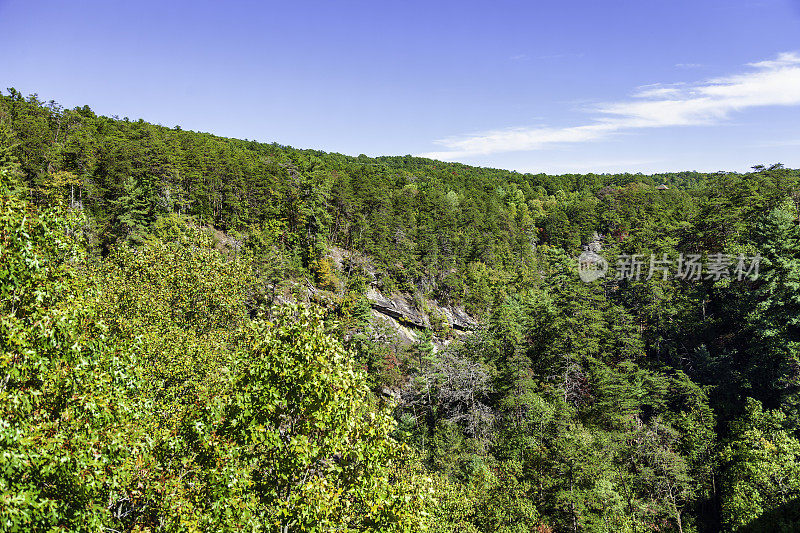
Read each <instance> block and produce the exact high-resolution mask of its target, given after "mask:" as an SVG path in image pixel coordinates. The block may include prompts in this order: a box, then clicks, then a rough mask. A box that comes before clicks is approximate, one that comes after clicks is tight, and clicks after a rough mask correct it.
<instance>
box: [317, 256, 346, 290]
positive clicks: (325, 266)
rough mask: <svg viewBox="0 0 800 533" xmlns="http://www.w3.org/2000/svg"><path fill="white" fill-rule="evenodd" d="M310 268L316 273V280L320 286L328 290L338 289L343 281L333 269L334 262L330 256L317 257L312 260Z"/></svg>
mask: <svg viewBox="0 0 800 533" xmlns="http://www.w3.org/2000/svg"><path fill="white" fill-rule="evenodd" d="M309 268H310V270H311V272H312V273H313V274H314V280H315V282H316V284H317V286H318V287H319V288H321V289H324V290H328V291H336V290H338V288H339V285H341V282H340V281H339V278H337V277H336V274H335V273H334V271H333V262H332V261H331V259H330V258H329V257H322V258H320V259H315V260H314V261H312V262H311V264H310V265H309Z"/></svg>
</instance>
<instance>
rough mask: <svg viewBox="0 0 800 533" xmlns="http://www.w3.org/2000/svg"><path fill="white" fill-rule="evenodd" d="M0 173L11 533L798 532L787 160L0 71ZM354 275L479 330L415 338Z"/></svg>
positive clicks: (797, 234)
mask: <svg viewBox="0 0 800 533" xmlns="http://www.w3.org/2000/svg"><path fill="white" fill-rule="evenodd" d="M0 177H1V179H2V191H1V192H0V195H1V196H2V200H0V283H2V286H1V287H0V293H1V294H2V304H0V310H1V312H2V322H1V323H0V327H1V328H2V329H0V362H1V364H2V368H1V369H0V413H2V415H1V416H0V418H1V420H2V421H1V422H0V450H1V451H2V457H3V461H2V469H0V471H2V474H0V490H1V491H2V494H3V496H0V525H1V526H2V528H3V529H4V530H9V531H30V530H42V531H49V530H58V529H62V530H69V531H78V530H86V531H90V530H91V531H97V530H105V531H110V530H115V531H162V530H170V531H173V530H175V531H179V530H181V531H182V530H203V531H218V530H219V531H223V530H224V531H227V530H239V529H247V530H253V531H304V530H308V531H420V530H429V531H437V532H438V531H441V532H495V531H507V532H528V531H538V532H542V533H543V532H548V531H571V532H578V531H592V532H594V531H598V532H637V531H638V532H641V531H663V532H667V531H679V532H691V531H696V532H711V531H762V530H766V529H770V530H772V531H795V530H796V529H797V528H798V527H800V525H798V524H800V440H798V439H800V411H799V410H798V409H800V172H798V171H797V170H791V169H786V168H783V166H782V165H780V164H773V165H770V166H767V167H765V166H756V167H754V168H753V172H750V173H746V174H742V173H726V172H719V173H714V174H703V173H696V172H683V173H670V174H661V175H652V176H645V175H639V174H636V175H633V174H622V175H614V174H602V175H595V174H588V175H586V174H584V175H578V174H575V175H572V174H569V175H561V176H550V175H544V174H521V173H516V172H509V171H505V170H497V169H488V168H476V167H470V166H466V165H462V164H457V163H443V162H440V161H434V160H429V159H423V158H418V157H412V156H405V157H377V158H368V157H366V156H363V155H362V156H359V157H349V156H344V155H341V154H330V153H324V152H319V151H314V150H301V149H295V148H291V147H287V146H282V145H278V144H264V143H259V142H255V141H247V140H236V139H227V138H221V137H217V136H214V135H211V134H205V133H198V132H191V131H183V130H181V129H180V128H179V127H175V128H167V127H162V126H156V125H153V124H149V123H147V122H144V121H141V120H140V121H132V120H129V119H119V118H108V117H103V116H97V115H96V114H95V113H93V112H92V111H91V109H89V107H82V108H76V109H72V110H70V109H64V108H62V107H60V106H58V105H57V104H55V103H54V102H50V103H44V102H40V101H39V100H38V99H37V98H36V97H35V96H30V97H23V96H22V95H21V94H20V93H18V92H17V91H14V90H9V92H8V94H3V95H0ZM334 247H335V248H336V249H337V250H345V251H346V253H347V255H346V257H345V259H344V261H343V263H342V262H339V263H337V261H334V260H333V259H332V254H331V250H332V249H333V248H334ZM587 249H589V250H592V251H594V252H597V253H598V254H601V255H602V257H603V258H604V259H605V260H606V261H607V262H608V264H609V265H610V270H609V272H608V273H607V275H606V276H605V277H602V278H600V279H598V280H596V281H592V282H589V283H587V282H584V281H582V279H581V277H579V270H578V261H577V258H578V256H579V255H580V254H582V252H584V251H585V250H587ZM690 257H691V258H694V263H692V264H695V265H702V269H701V270H695V271H691V272H688V275H687V271H686V270H685V269H686V268H688V266H687V265H689V263H691V262H690V261H685V259H687V258H690ZM745 257H746V258H748V269H747V272H746V273H744V272H743V269H742V263H741V261H742V259H743V258H745ZM637 258H639V259H640V260H641V264H640V265H639V267H638V268H641V275H634V273H635V268H637V263H636V261H637ZM750 258H758V259H759V260H760V263H757V264H758V272H757V273H756V272H754V271H753V268H752V266H753V264H755V263H752V262H751V261H750ZM657 259H658V260H661V261H662V263H663V264H665V265H666V264H669V267H670V268H671V270H670V269H669V268H665V271H664V272H663V275H662V271H661V270H657V271H655V272H654V271H653V270H652V268H653V265H654V264H655V261H656V260H657ZM668 260H669V261H668ZM737 261H738V262H739V263H738V264H737ZM648 266H649V267H650V269H648ZM615 267H616V270H617V271H616V272H615V270H614V269H615ZM682 267H684V271H683V274H684V275H681V268H682ZM626 268H627V271H626V270H625V269H626ZM620 269H622V270H620ZM676 269H677V270H676ZM373 290H374V291H380V292H381V293H383V294H384V295H391V294H393V293H403V294H405V295H407V296H408V298H409V299H410V300H413V301H414V302H418V307H419V308H420V309H422V308H425V307H426V306H427V305H428V302H438V304H440V305H442V306H464V308H465V309H466V310H467V311H468V312H469V313H470V314H471V315H472V316H474V317H476V318H477V320H478V322H479V323H478V325H477V326H476V327H475V328H474V329H473V330H472V331H470V332H469V333H458V334H457V332H454V331H453V330H451V329H450V328H448V327H447V322H446V321H444V320H439V321H434V320H433V318H432V319H431V324H430V327H426V326H423V327H419V326H418V325H414V328H415V330H416V332H415V335H416V339H417V340H416V342H415V343H413V344H410V345H409V344H407V343H406V344H404V343H402V342H398V341H397V339H396V335H395V333H394V332H393V331H391V330H390V329H386V328H383V327H381V326H380V324H378V323H376V321H375V320H373V319H372V318H371V314H370V303H369V300H368V298H367V294H368V292H369V291H373ZM287 302H288V303H287ZM431 316H433V314H432V313H431ZM411 326H412V325H409V327H411ZM781 528H782V529H781Z"/></svg>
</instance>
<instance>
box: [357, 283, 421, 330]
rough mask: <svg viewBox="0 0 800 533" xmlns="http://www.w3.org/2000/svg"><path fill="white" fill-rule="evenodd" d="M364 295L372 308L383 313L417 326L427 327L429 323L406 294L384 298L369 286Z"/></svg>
mask: <svg viewBox="0 0 800 533" xmlns="http://www.w3.org/2000/svg"><path fill="white" fill-rule="evenodd" d="M366 296H367V299H369V302H370V305H372V308H373V309H374V310H376V311H377V312H379V313H381V314H383V315H386V316H390V317H392V318H394V319H395V320H398V321H400V322H401V323H402V322H407V323H409V324H411V325H412V326H416V327H418V328H428V327H430V325H431V324H430V320H429V319H428V317H427V316H426V315H424V314H422V313H421V312H420V311H418V310H417V308H416V307H414V303H413V302H411V301H410V300H409V299H408V298H407V297H406V296H403V295H394V296H392V297H391V298H386V297H384V296H383V295H382V294H381V293H380V292H378V290H377V289H375V288H374V287H370V288H369V290H368V291H367V294H366Z"/></svg>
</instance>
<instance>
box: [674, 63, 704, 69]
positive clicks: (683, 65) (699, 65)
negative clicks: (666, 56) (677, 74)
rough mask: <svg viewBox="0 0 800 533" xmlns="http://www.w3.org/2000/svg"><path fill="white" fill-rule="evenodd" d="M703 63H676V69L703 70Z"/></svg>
mask: <svg viewBox="0 0 800 533" xmlns="http://www.w3.org/2000/svg"><path fill="white" fill-rule="evenodd" d="M702 67H703V64H702V63H675V68H702Z"/></svg>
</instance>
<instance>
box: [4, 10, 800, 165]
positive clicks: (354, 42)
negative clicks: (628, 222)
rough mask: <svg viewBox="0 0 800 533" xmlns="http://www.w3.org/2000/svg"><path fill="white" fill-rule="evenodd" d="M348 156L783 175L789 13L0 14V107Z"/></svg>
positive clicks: (791, 75) (796, 108)
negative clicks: (762, 168) (14, 105)
mask: <svg viewBox="0 0 800 533" xmlns="http://www.w3.org/2000/svg"><path fill="white" fill-rule="evenodd" d="M6 87H16V88H17V89H19V90H20V91H22V92H23V93H26V94H27V93H32V92H36V93H38V94H39V96H40V98H42V99H45V100H50V99H54V100H56V101H58V102H59V103H61V104H63V105H65V106H67V107H74V106H78V105H84V104H88V105H89V106H90V107H92V109H94V110H95V111H96V112H97V113H100V114H105V115H119V116H120V117H125V116H127V117H130V118H132V119H138V118H143V119H145V120H148V121H151V122H155V123H160V124H163V125H165V126H174V125H181V126H182V127H183V128H184V129H192V130H199V131H209V132H213V133H216V134H219V135H225V136H230V137H238V138H248V139H256V140H259V141H265V142H279V143H281V144H290V145H293V146H297V147H302V148H317V149H322V150H327V151H335V152H342V153H346V154H352V155H358V154H361V153H364V154H367V155H382V154H386V155H403V154H416V155H423V154H424V155H429V156H433V157H437V158H441V159H447V160H455V161H462V162H464V163H469V164H476V165H482V166H492V167H499V168H508V169H514V170H519V171H531V172H558V173H561V172H573V171H574V172H603V171H607V172H616V171H631V172H639V171H641V172H655V171H668V170H704V171H716V170H722V169H726V170H746V169H747V168H748V167H750V166H752V165H754V164H758V163H765V164H769V163H774V162H782V163H784V164H786V165H787V166H792V167H800V0H753V1H749V0H720V1H716V0H715V1H704V0H695V1H691V2H690V1H683V0H669V1H667V0H663V1H662V0H638V1H622V0H620V1H617V0H609V1H606V2H598V1H597V0H592V1H572V2H570V1H563V0H562V1H541V2H533V1H526V2H510V1H503V0H499V1H498V0H495V1H492V2H474V1H464V0H462V1H459V2H449V1H448V2H437V1H428V2H417V1H403V2H384V1H379V0H373V1H364V2H360V1H358V2H334V1H328V2H305V1H292V2H286V1H283V2H268V1H267V2H256V1H253V2H245V1H236V0H229V1H226V2H206V1H202V0H195V1H192V2H188V1H183V0H170V1H164V0H161V1H158V2H156V1H150V0H138V1H136V2H131V1H126V2H121V1H113V0H112V1H109V0H104V1H80V0H71V1H58V2H56V1H46V0H41V1H40V0H0V88H3V89H4V88H6Z"/></svg>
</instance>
